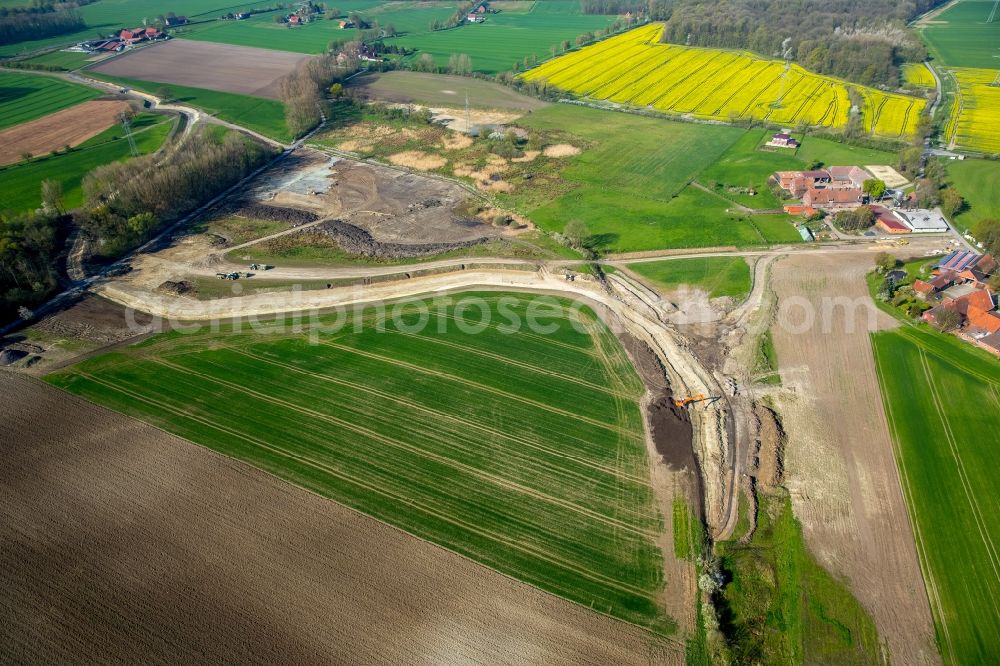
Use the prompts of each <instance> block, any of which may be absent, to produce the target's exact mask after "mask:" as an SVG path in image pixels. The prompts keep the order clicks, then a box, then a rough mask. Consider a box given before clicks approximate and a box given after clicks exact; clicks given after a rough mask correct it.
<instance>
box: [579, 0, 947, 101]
mask: <svg viewBox="0 0 1000 666" xmlns="http://www.w3.org/2000/svg"><path fill="white" fill-rule="evenodd" d="M588 1H589V0H588ZM937 4H940V0H904V1H902V2H897V1H896V0H830V1H827V0H801V1H800V0H677V2H676V4H674V5H673V7H672V8H671V9H670V10H669V12H668V16H665V17H664V18H666V19H667V21H666V29H665V30H664V33H663V41H664V42H670V43H673V44H686V45H689V46H714V47H722V48H743V49H749V50H751V51H754V52H756V53H760V54H761V55H765V56H769V57H775V58H789V59H791V60H793V61H795V62H798V63H799V64H801V65H802V66H803V67H806V68H807V69H810V70H813V71H816V72H820V73H823V74H831V75H834V76H840V77H843V78H845V79H848V80H851V81H855V82H857V83H863V84H866V85H873V84H874V85H878V84H883V85H888V86H891V87H896V86H898V85H899V84H900V66H901V65H902V64H903V63H904V62H907V61H910V62H918V61H920V60H923V59H924V57H925V55H926V52H925V50H924V47H923V45H922V44H921V43H920V41H919V40H918V39H917V37H916V36H915V35H913V34H912V33H910V32H909V31H908V30H906V27H905V26H906V22H907V21H908V20H910V19H912V18H913V17H914V16H916V15H918V14H921V13H923V12H926V11H927V10H929V9H931V8H932V7H934V6H935V5H937ZM651 18H658V17H657V16H655V15H651Z"/></svg>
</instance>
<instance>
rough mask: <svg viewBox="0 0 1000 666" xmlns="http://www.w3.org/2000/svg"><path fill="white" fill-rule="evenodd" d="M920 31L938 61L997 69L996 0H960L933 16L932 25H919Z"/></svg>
mask: <svg viewBox="0 0 1000 666" xmlns="http://www.w3.org/2000/svg"><path fill="white" fill-rule="evenodd" d="M991 17H992V22H990V19H991ZM920 33H921V34H922V36H923V38H924V41H925V42H926V43H927V46H928V48H929V49H930V51H931V54H932V55H933V56H934V57H935V61H936V64H938V65H945V66H950V67H985V68H987V69H1000V9H997V6H996V0H961V2H958V3H956V4H955V5H954V6H952V7H949V8H948V9H946V10H945V11H943V12H942V13H941V14H939V15H938V16H936V17H935V18H934V23H933V24H932V25H928V26H926V27H922V28H920Z"/></svg>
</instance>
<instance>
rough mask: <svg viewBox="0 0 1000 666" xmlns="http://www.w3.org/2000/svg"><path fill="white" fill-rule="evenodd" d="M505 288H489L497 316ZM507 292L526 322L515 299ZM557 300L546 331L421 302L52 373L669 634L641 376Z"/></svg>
mask: <svg viewBox="0 0 1000 666" xmlns="http://www.w3.org/2000/svg"><path fill="white" fill-rule="evenodd" d="M499 298H501V297H500V296H498V295H484V296H483V302H484V303H486V304H488V309H489V310H490V314H491V315H492V319H493V321H498V320H500V316H499V314H498V313H499V312H501V310H499V309H498V308H499V305H498V304H499V300H498V299H499ZM507 298H508V305H507V306H506V307H508V308H510V310H509V311H513V312H515V313H516V314H517V315H518V316H520V317H521V318H522V321H524V317H525V315H526V313H527V309H526V308H527V304H526V302H525V301H524V300H522V299H517V298H511V297H509V296H508V297H507ZM511 302H513V305H512V306H511V305H510V303H511ZM560 310H561V311H560V312H559V313H558V314H555V315H554V316H549V317H546V318H545V319H544V323H546V324H551V323H554V324H556V326H557V327H558V330H557V331H555V332H552V333H550V334H548V335H543V334H541V333H531V332H528V331H524V332H519V333H515V334H510V333H505V332H503V330H502V329H500V328H498V327H497V325H495V324H494V325H491V326H489V327H487V328H485V329H483V330H481V331H480V332H478V333H476V332H468V331H469V329H468V327H466V328H465V329H464V330H463V328H462V327H461V326H460V324H462V325H464V324H465V323H466V322H470V323H472V322H473V321H478V319H479V315H478V312H479V310H478V309H477V308H473V309H471V310H467V311H466V312H464V313H463V312H461V311H459V310H457V309H456V308H454V307H452V308H449V309H445V308H444V306H442V307H441V308H439V307H437V306H433V307H432V308H431V312H432V314H431V315H430V320H429V323H428V325H427V326H426V327H424V329H423V330H421V331H419V332H414V329H415V328H416V327H415V326H414V324H416V323H418V322H419V321H420V317H419V316H418V315H417V314H416V313H411V314H407V315H404V317H403V321H404V322H405V324H406V326H402V325H399V324H395V323H389V322H386V324H385V329H384V330H383V331H382V332H380V331H379V330H378V328H379V327H378V326H377V325H375V324H374V323H373V321H372V319H371V318H365V319H361V320H360V321H362V322H363V323H364V326H363V328H362V330H360V331H358V330H356V329H355V327H354V326H350V327H348V328H346V329H343V330H342V331H340V332H339V333H323V334H320V335H318V338H317V340H316V344H310V342H309V340H308V339H307V338H306V336H305V335H303V334H301V333H300V334H294V333H290V334H288V335H286V336H281V335H277V334H274V335H267V336H263V335H257V334H252V333H249V334H240V335H233V334H229V333H228V332H225V331H224V332H222V333H221V334H219V333H207V332H206V333H204V334H202V335H200V336H174V337H163V338H157V339H153V340H151V341H150V343H148V344H146V345H143V346H141V347H138V348H133V349H130V350H129V351H127V352H125V353H124V354H110V355H107V356H105V357H101V358H97V359H93V360H91V361H88V362H85V363H84V364H82V365H80V366H77V367H76V368H74V369H72V370H70V371H69V372H67V373H64V374H61V375H58V376H56V377H53V378H52V381H53V382H55V383H57V384H59V385H62V386H64V387H66V388H68V389H70V390H71V391H74V392H77V393H80V394H82V395H84V396H86V397H88V398H91V399H93V400H96V401H98V402H101V403H104V404H107V405H109V406H111V407H112V408H115V409H118V410H120V411H123V412H126V413H128V414H131V415H135V416H137V417H139V418H141V419H144V420H147V421H150V422H152V423H154V424H156V425H158V426H161V427H163V428H164V429H166V430H168V431H171V432H174V433H176V434H179V435H181V436H183V437H186V438H188V439H190V440H192V441H194V442H197V443H200V444H203V445H205V446H208V447H210V448H213V449H216V450H219V451H222V452H223V453H225V454H227V455H231V456H234V457H236V458H240V459H243V460H246V461H248V462H250V463H252V464H254V465H257V466H259V467H261V468H263V469H265V470H267V471H270V472H272V473H274V474H276V475H277V476H280V477H282V478H286V479H288V480H290V481H292V482H294V483H297V484H299V485H302V486H304V487H306V488H309V489H310V490H313V491H315V492H317V493H319V494H321V495H325V496H327V497H330V498H332V499H335V500H337V501H339V502H341V503H343V504H346V505H348V506H351V507H353V508H355V509H358V510H360V511H363V512H365V513H369V514H371V515H373V516H375V517H377V518H379V519H381V520H384V521H386V522H388V523H390V524H393V525H396V526H398V527H400V528H402V529H404V530H406V531H408V532H411V533H413V534H416V535H418V536H420V537H423V538H426V539H428V540H430V541H433V542H435V543H438V544H441V545H444V546H446V547H448V548H450V549H452V550H454V551H457V552H459V553H462V554H464V555H467V556H468V557H470V558H472V559H474V560H477V561H479V562H482V563H484V564H487V565H489V566H491V567H493V568H496V569H498V570H500V571H502V572H504V573H507V574H509V575H512V576H514V577H516V578H519V579H521V580H525V581H527V582H530V583H533V584H535V585H537V586H539V587H541V588H543V589H546V590H549V591H551V592H554V593H556V594H558V595H560V596H563V597H566V598H569V599H572V600H574V601H577V602H579V603H581V604H584V605H586V606H589V607H593V608H595V609H598V610H601V611H603V612H606V613H610V614H612V615H615V616H617V617H619V618H622V619H625V620H628V621H631V622H635V623H638V624H641V625H644V626H647V627H651V628H653V629H655V630H661V631H662V630H665V629H667V628H668V627H669V620H668V619H667V618H665V617H664V616H663V615H662V613H661V611H660V610H659V605H658V603H657V600H656V599H657V596H658V595H659V594H660V591H661V588H662V584H663V581H662V567H661V555H660V552H659V549H658V546H657V539H658V538H659V535H660V534H661V532H662V521H661V518H660V515H659V513H658V511H657V509H656V506H655V503H654V501H653V495H652V490H651V488H650V486H649V481H648V462H647V457H646V449H645V440H644V434H643V421H642V416H641V413H640V411H639V408H638V404H637V400H638V398H639V397H640V396H641V394H642V384H641V382H640V381H639V379H638V377H636V375H635V373H634V372H633V371H632V370H631V369H630V365H629V361H628V358H627V357H626V356H625V354H624V351H623V350H622V348H621V345H620V344H619V343H618V341H617V340H616V339H615V338H614V335H613V334H612V333H611V332H610V331H609V330H608V329H607V328H606V327H604V326H603V325H602V324H600V322H599V321H597V320H596V319H595V318H594V316H593V314H592V313H589V312H583V313H580V314H578V315H576V314H572V313H570V312H569V311H567V310H562V309H560ZM550 312H551V310H550ZM569 317H577V318H579V321H581V322H582V323H583V325H584V326H585V327H587V329H588V330H589V331H590V332H589V333H586V332H580V331H575V330H573V329H572V328H571V327H570V324H569V321H570V320H569ZM331 321H332V320H331ZM501 321H507V320H501ZM330 323H331V322H329V321H328V322H327V324H330Z"/></svg>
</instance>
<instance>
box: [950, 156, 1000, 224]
mask: <svg viewBox="0 0 1000 666" xmlns="http://www.w3.org/2000/svg"><path fill="white" fill-rule="evenodd" d="M945 164H946V169H947V172H948V180H949V181H951V184H952V186H954V188H955V189H956V190H958V193H959V194H961V195H962V198H963V199H965V204H966V208H965V209H964V210H963V211H962V212H960V213H959V214H958V215H956V216H955V219H954V222H955V224H956V225H957V226H958V227H960V228H962V229H963V230H975V228H976V225H977V224H979V222H981V221H983V220H996V219H1000V162H995V161H992V160H973V159H966V160H948V161H947V162H946V163H945Z"/></svg>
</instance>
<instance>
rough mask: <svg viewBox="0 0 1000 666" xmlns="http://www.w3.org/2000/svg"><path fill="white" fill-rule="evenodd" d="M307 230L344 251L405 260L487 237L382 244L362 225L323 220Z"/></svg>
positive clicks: (483, 241)
mask: <svg viewBox="0 0 1000 666" xmlns="http://www.w3.org/2000/svg"><path fill="white" fill-rule="evenodd" d="M309 231H311V232H313V233H316V234H322V235H324V236H327V237H328V238H332V239H333V240H335V241H336V242H337V244H338V245H340V247H341V249H342V250H344V252H348V253H350V254H357V255H361V256H363V257H371V258H377V259H407V258H410V257H421V256H426V255H429V254H439V253H441V252H447V251H448V250H457V249H460V248H464V247H471V246H473V245H480V244H482V243H485V242H486V241H488V240H489V239H488V238H486V237H485V236H484V237H482V238H476V239H473V240H469V241H461V242H453V243H415V244H408V243H383V242H381V241H377V240H375V238H374V237H373V236H372V235H371V234H370V233H368V232H367V231H365V230H364V229H362V228H361V227H357V226H355V225H353V224H348V223H347V222H343V221H341V220H331V221H329V222H323V223H322V224H319V225H317V226H315V227H312V228H311V229H310V230H309Z"/></svg>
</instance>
